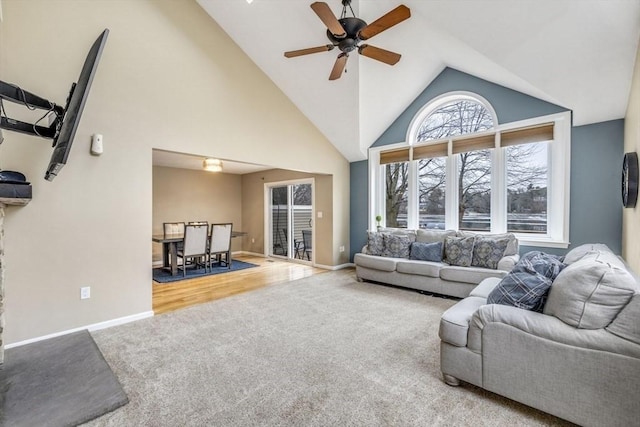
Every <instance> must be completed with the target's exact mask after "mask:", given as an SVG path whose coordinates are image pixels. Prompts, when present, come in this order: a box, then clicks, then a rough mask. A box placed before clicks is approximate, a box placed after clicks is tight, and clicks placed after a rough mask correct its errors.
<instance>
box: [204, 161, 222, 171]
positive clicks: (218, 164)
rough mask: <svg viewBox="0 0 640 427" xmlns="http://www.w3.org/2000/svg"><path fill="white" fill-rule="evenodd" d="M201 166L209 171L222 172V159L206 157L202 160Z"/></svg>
mask: <svg viewBox="0 0 640 427" xmlns="http://www.w3.org/2000/svg"><path fill="white" fill-rule="evenodd" d="M202 167H203V168H204V170H206V171H209V172H222V160H220V159H213V158H207V159H204V160H203V161H202Z"/></svg>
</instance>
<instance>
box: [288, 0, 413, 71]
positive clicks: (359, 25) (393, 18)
mask: <svg viewBox="0 0 640 427" xmlns="http://www.w3.org/2000/svg"><path fill="white" fill-rule="evenodd" d="M347 8H349V10H351V14H352V15H353V16H349V17H348V16H347ZM311 9H313V11H314V12H315V13H316V15H318V18H320V20H321V21H322V22H323V23H324V25H325V26H326V27H327V37H328V38H329V40H330V41H331V44H327V45H324V46H318V47H311V48H308V49H300V50H292V51H289V52H285V53H284V56H285V57H287V58H294V57H296V56H302V55H308V54H311V53H319V52H327V51H330V50H333V49H334V48H335V47H336V46H337V47H338V49H340V50H341V53H340V54H339V55H338V58H337V59H336V62H335V64H334V65H333V69H332V70H331V74H330V75H329V80H336V79H339V78H340V76H342V72H343V71H344V69H345V66H346V65H347V59H348V58H349V53H350V52H352V51H353V50H355V49H358V53H359V54H360V55H364V56H368V57H369V58H373V59H375V60H378V61H381V62H384V63H385V64H389V65H395V64H396V63H397V62H398V61H400V54H398V53H395V52H390V51H388V50H384V49H380V48H379V47H375V46H371V45H368V44H359V43H360V42H361V41H365V40H368V39H370V38H371V37H373V36H375V35H377V34H380V33H381V32H383V31H385V30H387V29H389V28H391V27H393V26H394V25H396V24H399V23H400V22H402V21H404V20H405V19H408V18H409V17H410V16H411V11H410V10H409V8H408V7H407V6H405V5H400V6H398V7H396V8H395V9H393V10H391V11H390V12H387V13H386V14H385V15H382V16H381V17H380V18H378V19H376V20H375V21H373V22H372V23H371V24H368V25H367V23H366V22H364V21H363V20H362V19H360V18H356V15H355V13H353V9H352V8H351V0H342V14H341V15H340V19H337V18H336V16H335V15H334V14H333V12H332V11H331V9H330V8H329V5H328V4H327V3H325V2H321V1H317V2H315V3H312V4H311Z"/></svg>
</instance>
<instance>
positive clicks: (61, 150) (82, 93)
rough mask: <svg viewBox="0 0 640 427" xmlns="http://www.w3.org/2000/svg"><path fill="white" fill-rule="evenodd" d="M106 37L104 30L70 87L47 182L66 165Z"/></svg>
mask: <svg viewBox="0 0 640 427" xmlns="http://www.w3.org/2000/svg"><path fill="white" fill-rule="evenodd" d="M108 35H109V30H108V29H105V30H104V31H103V32H102V34H100V36H99V37H98V38H97V39H96V41H95V42H94V43H93V46H91V49H90V50H89V53H88V54H87V58H86V59H85V61H84V66H83V67H82V71H81V72H80V77H79V78H78V82H77V83H74V84H72V85H71V90H70V91H69V96H68V98H67V105H66V107H65V109H64V110H65V112H64V116H63V117H62V119H61V121H60V123H59V132H56V136H55V137H54V139H53V147H54V148H53V153H52V154H51V159H50V161H49V167H48V168H47V172H46V174H45V176H44V178H45V179H46V180H48V181H52V180H53V178H55V177H56V175H57V174H58V173H59V172H60V169H62V167H63V166H64V165H65V164H66V163H67V158H68V157H69V152H70V150H71V144H72V143H73V138H74V136H75V134H76V130H77V129H78V124H79V123H80V117H81V116H82V110H83V108H84V104H85V102H86V101H87V97H88V95H89V89H90V88H91V82H92V81H93V77H94V76H95V74H96V69H97V68H98V61H99V60H100V56H101V55H102V49H103V48H104V45H105V43H106V41H107V36H108Z"/></svg>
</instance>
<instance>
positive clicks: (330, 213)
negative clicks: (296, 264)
mask: <svg viewBox="0 0 640 427" xmlns="http://www.w3.org/2000/svg"><path fill="white" fill-rule="evenodd" d="M309 178H313V180H314V190H315V193H314V201H315V211H316V213H317V212H322V218H317V217H316V218H315V219H314V234H315V245H314V249H315V262H316V264H319V265H323V266H334V265H340V264H344V263H347V262H349V259H348V253H349V252H348V248H349V246H348V242H346V241H345V240H334V239H332V238H331V236H332V230H333V229H334V227H335V225H334V224H335V219H334V217H335V209H334V199H335V198H334V197H333V191H332V188H333V177H332V176H330V175H319V174H307V173H302V172H294V171H288V170H268V171H264V172H256V173H251V174H246V175H243V177H242V223H243V226H244V228H245V231H247V232H248V233H249V235H248V236H247V238H246V239H245V245H244V248H245V250H247V251H249V252H254V253H264V242H265V240H264V238H265V231H264V209H265V203H264V197H265V196H264V194H265V184H268V183H276V182H277V183H286V182H288V181H294V180H300V179H309ZM252 239H253V240H254V242H253V243H251V240H252ZM334 245H337V246H336V249H338V248H339V247H340V246H341V245H344V246H345V251H344V252H342V253H341V252H339V251H334V247H333V246H334Z"/></svg>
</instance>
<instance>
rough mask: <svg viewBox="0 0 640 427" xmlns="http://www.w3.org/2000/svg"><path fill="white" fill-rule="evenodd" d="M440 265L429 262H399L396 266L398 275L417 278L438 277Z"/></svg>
mask: <svg viewBox="0 0 640 427" xmlns="http://www.w3.org/2000/svg"><path fill="white" fill-rule="evenodd" d="M441 268H442V263H440V262H429V261H412V260H406V261H405V260H399V261H398V262H397V264H396V271H397V272H398V273H406V274H416V275H418V276H427V277H440V269H441Z"/></svg>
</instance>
